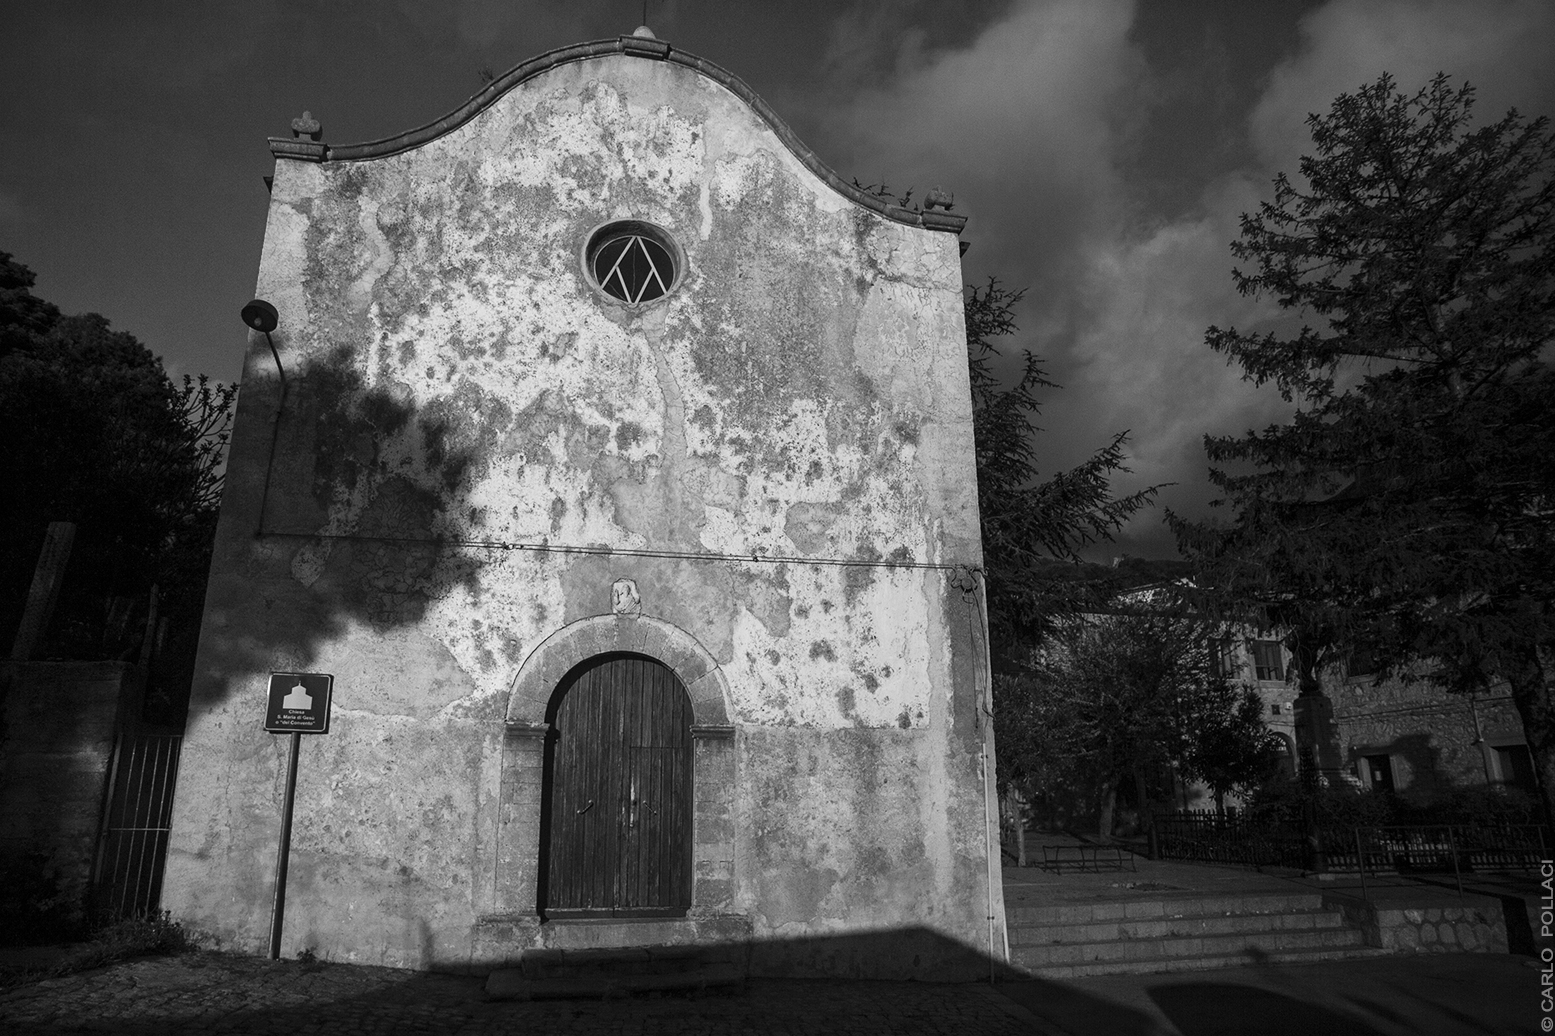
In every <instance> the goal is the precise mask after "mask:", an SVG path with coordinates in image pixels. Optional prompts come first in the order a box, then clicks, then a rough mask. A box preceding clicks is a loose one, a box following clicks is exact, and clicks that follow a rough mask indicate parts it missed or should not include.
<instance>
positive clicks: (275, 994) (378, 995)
mask: <svg viewBox="0 0 1555 1036" xmlns="http://www.w3.org/2000/svg"><path fill="white" fill-rule="evenodd" d="M1034 1021H1035V1020H1034V1019H1033V1018H1032V1017H1031V1016H1030V1015H1029V1014H1027V1013H1026V1012H1025V1011H1024V1010H1023V1009H1022V1008H1020V1007H1018V1006H1016V1005H1015V1004H1014V1003H1013V1002H1012V1001H1010V1000H1008V999H1006V998H1005V997H1003V996H1002V995H1000V994H999V993H997V992H994V991H993V990H991V989H990V988H989V987H987V986H979V985H934V984H926V983H913V982H836V981H768V980H753V981H751V982H750V983H749V984H748V985H747V986H746V988H745V990H744V991H743V992H733V991H730V992H709V993H705V994H700V995H697V996H691V997H688V996H664V997H662V998H632V999H626V1000H607V1001H541V1002H535V1003H520V1002H512V1001H490V1000H487V999H486V996H485V993H484V991H483V988H482V980H481V979H478V978H470V977H465V976H458V975H430V974H425V973H419V972H409V971H398V970H395V969H392V968H373V967H360V966H353V965H348V964H331V963H312V964H305V963H301V962H297V961H275V962H272V961H268V960H263V959H257V958H250V957H237V956H228V955H223V954H216V953H191V954H185V955H182V956H178V957H158V958H145V959H141V960H134V961H126V962H123V963H119V964H115V965H112V966H109V967H106V968H100V969H97V970H95V971H87V972H81V973H79V974H76V975H69V976H66V977H64V978H56V979H46V980H44V981H40V982H31V983H24V984H20V985H12V986H10V987H8V988H5V989H3V990H0V1032H4V1033H18V1034H22V1033H25V1034H28V1036H33V1034H37V1036H54V1034H65V1033H114V1034H121V1033H122V1034H138V1033H158V1034H161V1033H286V1034H288V1036H293V1034H302V1033H331V1034H332V1033H346V1034H352V1036H356V1034H361V1036H379V1034H388V1033H439V1034H442V1033H449V1034H452V1033H460V1034H471V1036H475V1034H481V1036H485V1034H493V1036H494V1034H498V1033H524V1034H546V1036H549V1034H552V1033H555V1034H563V1033H580V1034H594V1033H610V1034H620V1036H627V1034H636V1033H645V1034H646V1033H664V1034H672V1033H673V1034H682V1033H684V1034H688V1036H697V1034H703V1033H742V1034H744V1033H750V1034H767V1033H774V1034H778V1033H781V1034H796V1036H798V1034H809V1033H849V1034H853V1033H858V1034H866V1036H887V1034H895V1033H914V1034H917V1033H935V1034H937V1033H946V1034H950V1033H954V1034H958V1036H960V1034H977V1036H984V1034H986V1036H1000V1034H1005V1033H1009V1034H1015V1033H1022V1034H1029V1033H1033V1032H1037V1033H1042V1032H1046V1031H1049V1030H1046V1029H1045V1028H1042V1027H1039V1026H1036V1025H1034Z"/></svg>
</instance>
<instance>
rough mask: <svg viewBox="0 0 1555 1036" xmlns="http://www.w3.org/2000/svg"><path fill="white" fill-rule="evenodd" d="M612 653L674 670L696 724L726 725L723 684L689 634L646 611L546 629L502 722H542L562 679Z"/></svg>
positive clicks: (522, 670)
mask: <svg viewBox="0 0 1555 1036" xmlns="http://www.w3.org/2000/svg"><path fill="white" fill-rule="evenodd" d="M616 651H624V652H630V653H632V654H637V655H647V656H648V657H650V658H656V659H658V660H659V661H660V662H663V663H664V664H665V665H667V666H669V667H670V669H672V670H674V672H675V675H676V676H678V677H680V682H681V683H682V684H684V685H685V688H686V693H687V694H689V695H690V696H691V711H692V714H693V715H694V716H695V717H696V722H697V726H699V727H704V726H706V727H726V726H728V725H729V683H728V681H727V680H726V679H725V678H724V674H723V670H722V668H721V667H720V666H719V664H718V660H717V659H715V658H714V657H713V656H712V655H711V654H709V653H708V650H707V649H706V648H704V647H703V646H702V645H701V643H700V642H698V640H697V639H696V638H695V637H693V636H692V635H691V634H689V633H687V632H686V631H685V630H683V629H681V628H680V627H679V626H676V625H673V624H671V623H668V622H665V621H664V620H663V619H656V618H654V617H652V616H650V615H593V616H590V617H589V618H586V619H579V620H577V621H576V622H570V623H568V624H567V625H565V626H563V627H562V628H561V629H559V630H557V631H556V632H555V633H552V634H551V635H550V636H549V637H546V638H545V640H543V641H541V642H540V645H539V646H538V647H536V648H535V649H534V650H533V651H531V652H530V653H529V657H528V658H526V659H524V664H523V665H521V666H520V667H519V670H518V675H516V676H515V677H514V678H513V686H512V689H511V691H509V693H508V709H507V724H508V726H509V727H512V726H514V725H515V724H518V725H531V726H532V725H536V724H541V725H543V724H544V723H545V710H546V708H547V707H548V706H549V704H550V701H551V694H552V693H553V692H554V691H555V690H556V685H557V684H558V683H560V682H561V679H562V677H564V676H566V675H567V674H568V673H569V672H571V671H572V669H573V667H574V666H576V665H578V664H579V663H580V662H583V661H585V660H586V659H589V658H593V657H594V656H595V655H605V654H610V653H611V652H616Z"/></svg>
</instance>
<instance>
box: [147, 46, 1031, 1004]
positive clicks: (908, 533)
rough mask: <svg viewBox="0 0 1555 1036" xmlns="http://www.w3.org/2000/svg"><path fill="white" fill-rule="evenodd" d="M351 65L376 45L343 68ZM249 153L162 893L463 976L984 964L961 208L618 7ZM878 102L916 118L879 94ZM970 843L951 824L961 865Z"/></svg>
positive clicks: (178, 906) (334, 954)
mask: <svg viewBox="0 0 1555 1036" xmlns="http://www.w3.org/2000/svg"><path fill="white" fill-rule="evenodd" d="M385 75H392V70H385ZM293 127H294V135H293V137H291V138H285V139H274V140H272V142H271V145H272V150H273V152H274V153H275V156H276V165H275V177H274V183H273V193H272V197H271V202H270V210H269V220H268V224H267V227H266V232H265V242H264V251H263V254H262V256H261V259H260V272H259V284H258V291H259V294H260V295H261V296H262V297H264V298H266V299H268V300H269V301H270V302H272V303H273V304H274V306H275V307H276V309H277V310H278V311H279V321H280V325H279V328H278V329H277V330H276V331H275V332H274V335H273V338H274V347H275V349H276V350H277V353H278V362H279V365H280V368H281V371H283V372H284V381H283V380H282V379H281V377H279V376H278V372H277V359H276V358H275V357H272V354H271V350H270V346H269V343H268V342H267V341H266V338H265V336H264V335H261V334H253V335H251V336H250V339H249V343H248V354H247V360H246V364H245V368H244V374H243V392H242V396H241V399H240V403H239V409H238V416H237V424H236V429H235V433H234V440H233V446H232V453H231V459H230V461H229V466H228V474H227V485H226V495H225V498H224V501H223V505H222V513H221V524H220V527H219V530H218V534H217V543H216V550H215V559H214V561H213V563H212V568H211V582H210V591H209V596H208V598H207V603H206V613H205V624H204V628H203V633H202V639H201V648H200V658H199V664H198V675H197V677H196V682H195V688H194V694H193V700H192V702H191V706H190V718H189V726H188V734H187V738H186V740H185V745H184V750H183V757H182V767H181V771H180V775H179V783H178V790H177V804H176V809H175V813H174V818H173V830H172V836H171V848H170V852H169V857H168V863H167V878H166V885H165V890H164V896H163V903H164V905H165V906H167V907H168V908H170V909H171V910H172V912H173V914H174V915H175V916H176V917H178V918H180V919H181V920H183V921H185V922H186V923H188V924H189V925H191V926H192V927H194V928H197V929H200V930H204V931H209V932H212V933H214V934H215V935H217V936H219V937H220V938H221V939H222V940H223V941H225V942H226V943H227V944H229V945H232V946H235V947H238V948H240V949H244V950H249V951H257V950H261V949H262V948H263V947H264V946H265V945H266V940H267V936H268V931H269V928H268V926H269V917H270V903H271V895H272V891H273V881H272V879H273V876H274V870H273V868H274V863H275V847H276V842H277V833H278V828H279V824H280V811H281V795H282V788H283V785H284V774H285V771H286V762H287V760H286V746H287V739H286V738H285V737H281V736H276V735H273V734H268V733H265V732H264V730H262V729H261V727H262V719H263V715H262V714H263V712H264V709H265V700H266V698H265V695H266V686H267V682H268V679H269V674H270V673H272V672H281V673H294V672H295V673H303V672H316V673H329V674H333V676H334V678H335V684H334V699H333V700H334V705H333V709H334V714H333V724H332V727H331V729H330V731H329V733H328V734H324V735H317V736H307V737H304V738H303V739H302V752H301V758H300V768H299V769H300V773H299V778H298V786H297V799H296V801H297V819H296V828H295V830H294V832H293V835H292V850H291V871H290V878H289V882H288V895H287V904H288V906H287V923H286V938H285V943H284V947H283V952H284V953H285V954H287V955H292V954H295V953H296V952H298V951H299V950H301V949H303V948H308V949H311V950H313V951H314V952H316V953H317V954H318V955H319V956H321V957H326V958H331V959H337V960H354V961H370V962H374V963H383V964H392V965H400V966H411V967H433V966H438V967H456V968H464V967H473V968H482V967H489V966H491V965H494V964H500V963H502V962H506V961H512V960H515V959H517V958H518V956H519V955H520V954H521V953H522V952H523V951H524V950H526V949H532V948H537V947H550V948H556V947H562V948H566V947H578V946H638V945H647V944H660V943H723V944H729V945H734V946H740V947H744V948H745V949H746V950H747V951H748V953H749V959H750V962H751V966H752V968H753V969H754V970H755V971H756V972H757V973H765V974H833V975H835V974H846V975H869V976H880V977H912V976H933V977H936V978H940V977H946V976H947V975H960V976H962V977H975V976H976V975H978V974H983V975H986V973H987V964H986V958H987V957H988V956H989V955H992V956H993V957H995V958H1002V957H1003V956H1004V953H1005V950H1004V930H1003V905H1002V891H1001V885H1000V881H999V871H998V858H997V826H996V824H997V816H996V810H995V808H994V802H993V787H992V784H993V780H992V777H993V758H992V751H993V735H992V730H991V726H990V711H989V690H988V670H987V659H986V643H987V641H986V635H985V631H986V626H985V619H984V614H983V610H982V589H981V585H980V577H979V575H978V573H980V571H981V565H982V553H981V545H980V540H979V531H978V509H977V485H976V475H975V469H976V465H975V460H974V455H973V446H972V423H971V401H970V394H969V387H968V376H967V354H966V333H965V327H964V321H963V302H962V271H961V262H960V250H959V248H958V241H957V234H958V233H959V232H960V230H961V227H962V224H963V222H964V219H963V218H962V217H961V216H959V215H953V214H951V213H950V211H949V201H948V199H942V198H941V197H940V196H939V195H938V194H937V192H931V194H930V196H929V204H928V205H927V206H926V207H925V208H924V209H922V210H921V211H920V210H917V209H906V208H902V207H899V206H897V205H895V204H894V203H892V202H890V201H888V200H882V199H881V198H878V197H875V196H873V195H870V194H867V193H865V192H863V191H860V190H858V189H857V188H855V187H853V186H850V185H849V184H847V183H845V182H844V181H843V180H841V179H839V178H838V177H837V175H836V174H835V173H833V172H831V171H830V170H829V169H827V168H826V167H824V166H823V165H822V164H821V163H820V162H819V161H818V160H817V159H816V158H815V156H814V154H813V153H812V152H811V151H809V150H808V149H807V148H805V147H804V146H803V145H802V144H801V143H800V142H799V141H798V140H796V139H795V138H794V136H793V135H792V133H791V132H790V131H789V130H788V129H787V128H786V127H785V126H784V125H783V124H782V123H781V122H780V121H779V120H778V119H777V118H776V116H774V115H773V113H772V111H771V109H769V108H768V107H767V106H766V105H765V104H763V103H762V102H761V101H760V99H759V98H757V97H756V96H755V95H754V94H753V93H752V92H751V91H750V90H749V89H748V88H747V87H745V86H744V85H743V84H742V83H741V82H740V81H739V80H738V79H736V78H734V77H733V76H732V75H730V74H729V73H727V72H725V71H723V70H722V69H719V68H718V67H717V66H715V65H712V64H711V63H709V62H706V61H703V60H702V59H700V58H696V57H692V56H690V55H687V54H684V53H681V52H680V51H677V50H675V49H674V48H672V47H670V46H669V45H668V44H667V43H664V42H662V41H660V40H657V39H654V38H652V36H651V34H645V33H643V32H642V31H639V33H638V34H636V35H633V36H626V37H620V38H618V39H611V40H604V41H600V42H596V43H590V44H584V45H580V46H576V47H570V48H566V49H564V50H558V51H554V52H552V53H549V54H546V55H544V56H542V57H539V58H536V59H534V60H533V61H530V62H527V63H525V64H523V65H520V66H519V67H517V68H515V69H514V70H512V71H511V72H508V73H507V74H505V75H502V76H499V77H498V78H497V79H496V80H495V81H494V82H493V83H491V85H490V86H489V87H487V88H486V89H485V90H483V91H482V92H481V93H480V94H478V95H477V96H476V97H474V98H472V99H471V101H470V102H469V103H468V104H466V105H465V106H463V107H461V108H460V109H459V110H457V111H455V112H452V113H450V114H449V115H447V116H445V117H444V118H442V119H439V120H437V121H436V122H433V123H431V124H429V125H427V126H424V127H422V128H421V129H418V130H414V131H411V132H409V133H405V134H402V135H400V136H397V137H392V138H389V139H385V140H380V141H376V142H373V143H368V144H358V145H350V146H337V145H333V144H327V143H325V142H324V141H323V140H322V139H320V138H321V131H320V128H319V126H318V124H317V123H315V122H313V121H311V119H310V118H307V117H305V118H304V119H301V120H298V121H297V122H295V123H294V124H293ZM904 132H911V130H910V128H908V129H904ZM990 847H992V853H990Z"/></svg>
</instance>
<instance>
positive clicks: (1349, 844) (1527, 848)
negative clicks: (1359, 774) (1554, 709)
mask: <svg viewBox="0 0 1555 1036" xmlns="http://www.w3.org/2000/svg"><path fill="white" fill-rule="evenodd" d="M1155 824H1156V836H1157V839H1158V842H1159V845H1160V851H1161V856H1162V857H1163V858H1165V859H1173V860H1196V861H1201V862H1206V863H1237V864H1244V865H1247V866H1260V867H1261V866H1285V867H1293V868H1300V867H1305V866H1306V865H1307V863H1308V860H1307V853H1308V849H1309V846H1308V843H1307V836H1306V832H1305V831H1304V830H1303V829H1302V828H1301V827H1299V826H1297V825H1295V824H1292V823H1290V822H1288V821H1280V820H1263V819H1252V818H1249V817H1247V816H1246V815H1245V814H1244V815H1234V814H1226V815H1221V814H1218V813H1212V812H1209V811H1189V812H1180V813H1163V814H1157V815H1156V817H1155ZM1318 830H1319V834H1320V836H1321V838H1322V848H1323V855H1324V863H1325V866H1326V867H1327V869H1328V870H1331V871H1355V872H1360V873H1362V874H1363V875H1364V874H1365V873H1368V872H1369V873H1373V874H1375V873H1382V872H1389V873H1408V872H1412V871H1438V872H1445V871H1454V872H1455V873H1460V874H1461V873H1462V872H1463V871H1493V870H1507V869H1532V868H1534V867H1537V866H1538V865H1539V862H1540V861H1541V860H1544V859H1548V853H1547V847H1548V846H1549V845H1550V838H1549V834H1548V832H1547V831H1546V830H1545V828H1544V827H1543V826H1542V825H1539V824H1514V823H1503V822H1500V821H1497V820H1494V819H1485V820H1481V821H1477V822H1474V823H1468V824H1392V825H1338V824H1332V823H1320V824H1319V828H1318Z"/></svg>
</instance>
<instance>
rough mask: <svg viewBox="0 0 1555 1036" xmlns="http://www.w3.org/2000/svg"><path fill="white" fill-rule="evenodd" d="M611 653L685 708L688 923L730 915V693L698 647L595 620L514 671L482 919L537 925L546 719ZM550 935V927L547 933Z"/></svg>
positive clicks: (612, 619) (559, 634)
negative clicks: (573, 679)
mask: <svg viewBox="0 0 1555 1036" xmlns="http://www.w3.org/2000/svg"><path fill="white" fill-rule="evenodd" d="M616 652H630V653H632V654H639V655H647V656H648V657H650V658H655V659H657V660H659V661H660V662H663V663H664V664H665V665H667V666H669V668H670V669H671V670H673V671H674V673H675V675H676V676H677V677H679V678H680V681H681V683H682V684H683V685H684V686H685V688H686V692H687V694H688V695H689V696H690V698H691V709H692V717H693V720H694V723H695V725H694V726H693V727H692V728H691V735H692V752H693V766H694V769H693V778H692V859H691V873H692V880H691V910H690V914H691V916H692V917H698V916H700V917H704V918H706V917H713V916H726V915H728V914H730V913H731V910H732V907H733V905H734V898H735V897H734V892H735V873H734V802H735V777H736V772H735V742H734V727H733V725H732V724H731V723H730V721H729V715H730V709H729V685H728V681H727V679H726V678H725V677H724V674H723V672H722V670H721V668H720V667H719V664H718V661H717V659H715V658H714V657H713V656H712V655H711V654H710V653H709V652H708V651H707V649H706V648H704V647H703V646H702V645H701V644H700V643H699V642H698V641H697V640H696V638H695V637H693V636H691V634H689V633H687V632H686V631H685V630H683V629H681V628H680V627H678V626H675V625H673V624H671V623H668V622H665V621H664V620H662V619H657V618H654V617H652V616H648V615H594V616H590V617H589V618H585V619H579V620H577V621H576V622H571V623H568V624H567V625H566V626H563V627H562V628H561V629H559V630H557V631H556V632H555V633H552V634H551V635H550V636H549V637H547V638H546V639H545V640H544V641H542V642H541V643H540V645H539V646H538V647H536V648H535V649H534V650H533V651H532V652H530V654H529V657H528V658H526V659H525V660H524V662H523V664H522V665H521V666H520V667H519V671H518V674H517V675H516V676H515V677H514V679H513V685H512V690H511V692H510V693H509V696H508V707H507V714H506V720H505V723H504V736H503V739H502V778H501V791H500V801H499V805H498V810H497V837H496V857H497V859H496V881H495V884H494V889H493V891H494V893H495V895H494V902H493V903H492V904H491V905H492V907H493V910H492V913H491V914H490V915H488V918H489V919H490V920H492V921H495V920H498V919H513V920H518V919H522V918H526V917H527V918H530V919H531V921H530V923H533V921H534V920H536V919H538V912H539V904H538V894H539V877H540V866H541V860H540V854H541V852H542V851H543V847H542V846H541V844H540V808H541V804H542V802H543V796H544V779H545V738H546V735H547V734H548V733H549V732H550V725H549V724H548V723H547V722H546V718H545V716H546V710H547V708H548V707H549V705H550V700H551V696H552V694H553V693H554V692H555V690H556V687H557V685H558V684H559V683H560V682H561V681H562V678H563V677H565V676H566V675H567V674H568V673H569V672H571V671H572V670H573V668H574V667H576V666H577V665H579V664H580V663H582V662H584V661H587V660H588V659H590V658H594V657H596V656H598V655H606V654H612V653H616ZM545 927H550V926H548V925H547V926H545Z"/></svg>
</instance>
